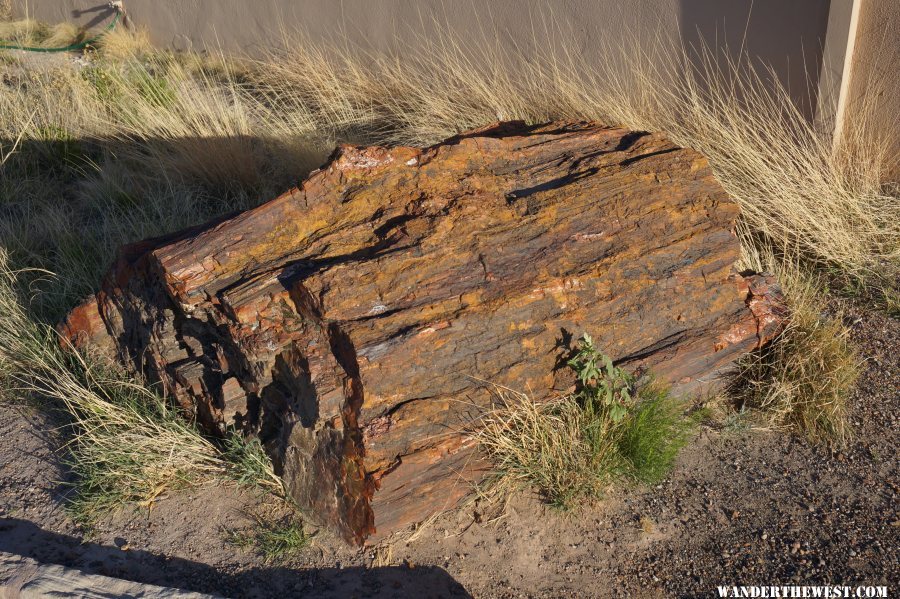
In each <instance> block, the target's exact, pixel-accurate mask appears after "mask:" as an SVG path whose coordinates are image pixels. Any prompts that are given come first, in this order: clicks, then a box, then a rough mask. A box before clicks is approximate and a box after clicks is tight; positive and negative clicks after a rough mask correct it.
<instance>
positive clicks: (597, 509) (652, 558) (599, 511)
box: [0, 311, 900, 597]
mask: <svg viewBox="0 0 900 599" xmlns="http://www.w3.org/2000/svg"><path fill="white" fill-rule="evenodd" d="M849 318H850V319H851V321H852V322H854V323H855V324H854V325H853V330H854V337H855V340H856V341H857V343H858V344H859V345H860V346H861V348H862V350H863V352H864V355H865V356H866V358H867V366H866V369H865V372H864V374H863V376H862V378H861V380H860V382H859V385H858V389H857V391H856V393H855V398H854V405H855V407H854V410H853V412H852V415H851V420H852V423H853V426H854V430H855V433H856V434H855V437H854V438H853V440H852V441H851V442H850V444H849V445H848V446H847V447H846V448H844V449H843V450H842V451H840V452H831V451H829V450H828V449H827V448H824V447H811V446H809V445H808V444H807V443H805V442H803V441H800V440H797V439H794V438H791V437H788V436H785V435H780V434H776V433H772V432H764V431H752V430H743V431H741V430H724V431H716V430H712V429H705V430H704V431H703V432H702V434H701V435H700V437H699V438H698V439H697V440H696V441H695V442H694V443H693V444H692V445H691V446H690V447H688V448H687V449H686V450H685V452H684V454H683V455H682V457H681V458H680V459H679V462H678V464H677V466H676V468H675V470H674V472H673V473H672V475H671V476H670V477H669V479H668V480H667V481H666V482H664V483H663V484H661V485H659V486H657V487H655V488H650V489H642V490H631V491H622V492H618V493H617V494H616V495H614V496H612V497H610V498H608V499H607V500H606V501H604V502H603V503H602V504H601V505H598V506H594V507H590V508H585V509H583V510H582V511H581V512H579V513H577V514H569V515H563V514H559V513H557V512H554V511H552V510H549V509H547V508H545V507H544V506H542V505H541V504H540V503H539V502H538V501H537V500H536V499H534V498H530V497H524V496H520V497H516V498H514V499H513V500H512V501H511V502H510V505H509V507H508V509H507V512H506V515H505V516H504V517H503V518H501V519H500V520H497V521H493V522H487V521H483V520H486V518H478V519H479V520H482V521H476V517H475V514H476V512H477V511H478V508H477V506H472V507H469V508H466V509H463V510H459V511H457V512H453V513H448V514H445V515H443V516H442V517H440V518H438V519H437V520H436V521H435V522H434V523H432V524H431V525H430V526H428V527H427V528H425V529H424V530H422V531H420V533H419V534H418V535H417V537H416V538H414V539H413V540H410V541H408V542H405V541H403V540H396V541H395V542H394V544H393V545H392V547H391V553H390V554H388V552H387V551H382V552H380V559H381V560H382V563H383V562H384V561H385V560H386V561H387V562H388V563H390V564H394V565H393V566H390V567H372V566H373V551H372V550H371V549H370V550H366V551H361V552H357V551H353V550H350V549H348V548H346V547H344V546H342V545H341V544H340V543H338V542H336V541H334V540H332V539H329V538H328V537H327V536H326V535H320V536H319V537H317V538H316V539H315V540H314V542H313V545H312V546H311V547H310V548H309V549H308V550H306V552H305V553H304V554H303V556H302V557H301V558H300V559H299V560H297V561H296V562H295V563H292V564H291V565H290V566H279V567H272V566H267V565H266V564H265V563H264V562H263V561H262V560H261V559H260V558H259V557H257V556H256V555H254V554H252V553H247V552H244V551H242V550H240V549H236V548H234V547H232V546H230V545H228V544H227V543H226V542H225V540H224V533H223V531H224V530H226V529H229V528H239V527H244V526H250V524H251V522H252V520H251V518H252V515H253V514H254V513H256V512H257V511H258V509H259V508H258V504H259V499H258V498H257V497H255V496H254V495H253V494H251V493H246V492H240V491H237V490H235V489H232V488H206V489H200V490H198V491H196V492H193V493H189V494H179V495H175V496H172V497H168V498H166V499H164V500H162V501H161V502H159V504H157V506H156V507H155V509H153V511H152V512H151V513H149V514H148V513H147V512H146V511H143V512H123V513H120V514H118V515H117V516H115V517H112V518H109V519H108V520H107V521H105V522H103V523H101V525H100V526H99V527H98V529H97V530H96V531H95V535H94V537H92V539H91V541H89V542H87V543H82V542H81V532H80V531H79V530H78V528H77V527H76V526H75V525H74V524H73V523H72V522H71V521H70V520H69V519H68V518H67V516H66V514H65V512H64V511H63V510H62V509H61V507H60V505H61V501H62V499H63V494H62V491H63V488H62V487H60V485H59V484H58V483H57V482H55V481H59V480H63V479H64V478H65V471H64V470H63V469H62V468H61V467H60V466H59V465H58V464H57V461H56V459H55V456H54V455H53V451H52V449H51V448H52V447H55V446H57V445H58V442H59V440H58V438H55V435H53V434H49V435H48V434H47V433H45V432H44V431H46V429H47V428H48V427H49V424H48V423H47V421H46V420H45V419H43V418H42V417H40V416H38V415H35V414H29V413H28V412H22V411H21V410H14V409H11V408H5V409H4V410H2V412H0V485H2V486H0V551H7V552H13V553H19V554H22V555H26V556H29V557H34V558H36V559H38V560H41V561H46V562H52V563H59V564H62V565H67V566H75V567H79V568H82V569H85V570H87V571H89V572H93V573H98V574H105V575H109V576H118V577H123V578H127V579H131V580H137V581H141V582H147V583H151V584H158V585H165V586H177V587H181V588H185V589H190V590H196V591H202V592H212V593H218V594H223V595H227V596H236V597H269V596H303V595H308V596H311V597H313V596H314V597H322V596H325V597H329V596H331V597H351V596H357V597H375V596H383V597H394V596H398V597H402V596H432V597H465V596H468V595H471V596H476V597H522V596H540V597H547V596H550V597H556V596H559V597H564V596H565V597H568V596H573V595H576V596H596V597H614V596H629V597H660V596H673V597H708V596H712V593H713V591H714V588H715V585H717V584H760V583H763V584H774V583H803V584H826V583H827V584H842V583H846V584H854V583H858V584H867V585H874V584H881V585H889V586H890V592H891V593H892V594H893V593H896V592H897V583H898V582H900V558H898V546H900V543H898V536H900V514H898V485H900V476H898V461H897V456H896V448H897V446H898V441H900V434H898V433H900V421H898V401H900V322H898V321H897V320H892V319H889V318H887V317H884V316H882V315H879V314H866V315H863V314H862V313H860V312H853V311H851V314H850V317H849ZM120 547H127V550H123V549H121V548H120Z"/></svg>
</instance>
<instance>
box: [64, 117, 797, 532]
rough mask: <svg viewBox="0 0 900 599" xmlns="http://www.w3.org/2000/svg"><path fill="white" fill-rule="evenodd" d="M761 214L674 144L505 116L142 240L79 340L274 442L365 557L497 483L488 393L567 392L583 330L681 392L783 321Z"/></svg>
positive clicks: (342, 164) (74, 332)
mask: <svg viewBox="0 0 900 599" xmlns="http://www.w3.org/2000/svg"><path fill="white" fill-rule="evenodd" d="M737 216H738V207H737V205H736V204H735V203H734V202H733V201H731V200H730V199H729V198H728V196H727V195H726V194H725V192H724V191H723V190H722V188H721V187H720V185H719V184H718V183H717V182H716V180H715V179H714V178H713V174H712V172H711V170H710V167H709V165H708V164H707V161H706V160H705V159H704V158H703V157H702V156H700V155H699V154H697V153H695V152H693V151H691V150H687V149H682V148H679V147H677V146H675V145H673V144H672V143H671V142H669V141H668V140H667V139H666V138H665V137H663V136H661V135H657V134H647V133H635V132H630V131H626V130H622V129H606V128H603V127H600V126H597V125H593V124H572V123H562V124H559V123H557V124H551V125H546V126H539V127H528V126H525V125H523V124H521V123H505V124H498V125H494V126H492V127H489V128H486V129H483V130H480V131H474V132H470V133H467V134H464V135H460V136H458V137H455V138H452V139H449V140H447V141H446V142H444V143H441V144H439V145H436V146H434V147H431V148H428V149H424V150H422V149H417V148H409V147H398V148H393V149H388V148H382V147H370V148H353V147H342V148H340V149H339V150H338V151H337V152H336V153H335V154H334V156H333V157H332V159H331V160H330V161H329V162H328V164H327V165H326V166H324V167H323V168H322V169H320V170H318V171H316V172H314V173H313V174H311V175H310V176H309V178H308V179H307V180H306V181H305V182H304V183H303V184H302V185H301V187H300V188H299V189H294V190H291V191H289V192H288V193H286V194H284V195H282V196H281V197H279V198H276V199H274V200H272V201H271V202H268V203H266V204H264V205H262V206H260V207H258V208H255V209H253V210H250V211H247V212H244V213H242V214H239V215H237V216H234V217H233V218H229V219H226V220H221V221H219V222H216V223H211V224H209V225H205V226H202V227H198V228H195V229H192V230H189V231H185V232H182V233H179V234H175V235H172V236H169V237H166V238H161V239H154V240H149V241H143V242H140V243H137V244H133V245H130V246H127V247H125V248H124V249H123V250H122V252H121V255H120V257H119V258H118V261H117V263H116V264H115V265H114V266H113V268H112V269H111V271H110V273H109V275H108V276H107V278H106V280H105V282H104V284H103V287H102V290H101V291H100V292H99V293H98V294H97V296H96V297H94V298H91V299H90V300H89V301H88V302H86V303H85V304H83V305H82V306H80V307H79V308H77V309H76V310H75V311H73V312H72V314H71V315H70V316H69V318H68V320H67V321H66V323H65V324H64V328H65V330H66V332H67V334H68V335H69V336H70V337H71V338H72V339H74V340H76V342H78V343H92V344H94V345H97V346H99V347H105V348H107V349H108V350H110V351H113V352H116V353H117V355H118V356H119V358H120V359H123V360H125V361H126V362H128V363H129V364H130V365H131V366H132V367H133V368H135V369H137V370H140V371H141V372H143V373H145V374H146V375H147V376H149V377H151V378H152V379H156V380H159V381H161V383H162V385H163V387H164V388H165V390H166V391H167V392H168V393H169V394H170V395H171V396H172V397H174V398H175V399H176V400H177V401H178V402H179V403H180V404H181V405H182V406H183V407H184V408H185V409H186V410H189V411H190V412H191V413H192V414H195V415H196V417H197V419H198V421H199V422H201V423H202V424H203V425H204V426H206V427H207V428H208V429H209V430H212V431H222V430H224V427H225V426H226V425H236V426H239V427H241V428H243V429H244V430H246V431H252V432H256V433H258V434H259V436H260V438H261V439H262V440H263V442H264V443H265V445H266V447H267V449H268V450H269V452H270V454H271V455H272V457H273V459H274V461H275V464H276V467H277V469H278V471H279V472H280V473H282V475H283V477H284V480H285V482H286V484H287V486H288V488H289V490H290V492H291V493H292V494H293V496H294V497H295V498H296V499H297V501H298V502H299V503H300V505H301V506H304V507H305V508H307V510H308V511H309V512H310V513H311V514H313V515H314V516H315V517H317V518H318V519H319V520H320V521H321V522H322V523H324V524H326V525H329V526H330V527H331V528H332V529H334V530H336V531H338V532H339V533H341V534H342V535H343V536H344V537H345V538H346V539H348V540H349V541H352V542H362V541H364V540H365V539H366V538H368V537H369V536H370V535H372V534H373V533H375V531H376V529H377V534H378V535H379V536H381V535H383V534H385V533H389V532H391V531H393V530H397V529H398V528H400V527H403V526H406V525H408V524H410V523H413V522H417V521H420V520H423V519H425V518H427V517H428V516H429V515H431V514H433V513H434V512H436V511H438V510H440V509H442V508H446V507H450V506H452V505H453V504H454V503H455V502H456V501H457V500H458V499H459V498H460V497H461V496H462V495H464V494H465V493H466V492H467V491H468V490H469V483H468V480H469V479H470V478H471V477H477V476H478V472H477V471H478V468H479V466H478V462H477V460H476V459H474V458H473V455H474V452H473V451H471V449H472V446H471V445H472V444H471V441H470V439H469V438H468V437H467V436H466V435H465V434H464V433H463V429H464V428H465V427H466V426H468V425H469V424H470V423H471V422H472V419H473V418H474V417H475V416H477V414H478V412H479V410H480V409H481V408H483V407H484V406H486V405H488V404H489V402H490V393H489V391H488V390H487V389H485V387H484V385H483V383H482V382H481V381H490V382H491V383H497V384H501V385H507V386H510V387H513V388H518V389H528V390H530V391H531V392H532V393H533V394H534V395H536V396H538V397H546V396H549V395H551V394H552V393H554V392H555V391H559V390H561V389H565V388H567V387H568V385H569V384H570V383H571V379H569V378H567V377H568V373H566V372H565V369H564V368H562V369H560V368H559V363H560V355H561V353H562V351H563V350H564V348H565V345H566V344H567V343H568V342H569V341H570V339H571V338H572V337H573V336H574V337H578V336H580V335H581V334H582V333H583V332H588V333H590V334H591V335H592V336H593V337H594V339H595V341H596V342H597V344H598V345H599V347H601V348H603V349H604V351H605V352H607V353H608V354H609V355H610V356H611V357H612V358H613V359H614V360H616V361H617V362H619V363H621V364H624V365H625V366H626V367H628V368H630V369H635V368H650V369H652V371H653V372H654V373H655V375H656V377H657V378H658V379H662V380H663V381H666V382H669V383H671V384H672V385H673V388H674V390H675V391H676V392H685V393H687V392H697V391H701V390H703V389H704V388H712V387H713V386H715V385H716V384H717V382H716V381H717V377H718V376H719V374H720V373H721V372H722V371H723V369H724V368H725V367H727V366H728V365H729V364H730V363H732V362H733V361H734V360H735V359H736V358H737V357H738V356H740V355H741V354H742V353H743V352H746V351H748V350H749V349H751V348H754V347H756V346H758V345H759V344H760V343H762V342H763V341H765V340H766V339H768V338H769V337H770V336H771V335H773V334H774V332H775V331H777V329H778V327H779V326H780V323H781V319H782V318H781V315H780V313H779V309H780V307H779V304H778V299H777V298H778V294H777V290H776V289H775V288H774V287H772V286H771V285H772V282H771V281H770V279H769V278H767V277H764V276H760V275H753V276H748V277H743V276H741V275H738V274H736V273H735V272H733V264H734V262H735V260H736V259H737V257H738V243H737V240H736V238H735V236H734V235H733V233H732V228H733V225H734V222H735V219H736V217H737Z"/></svg>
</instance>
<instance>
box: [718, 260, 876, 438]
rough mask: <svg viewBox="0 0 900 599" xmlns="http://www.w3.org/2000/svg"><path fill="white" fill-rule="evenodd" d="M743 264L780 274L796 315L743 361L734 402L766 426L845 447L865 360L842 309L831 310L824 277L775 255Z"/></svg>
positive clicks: (732, 388) (732, 386)
mask: <svg viewBox="0 0 900 599" xmlns="http://www.w3.org/2000/svg"><path fill="white" fill-rule="evenodd" d="M742 265H743V266H746V267H749V268H753V269H754V270H768V271H770V272H775V273H777V276H778V280H779V282H780V283H781V286H782V288H783V289H784V292H785V297H786V300H787V304H788V308H789V309H790V315H791V317H790V320H789V321H788V324H787V326H786V327H785V329H784V330H783V331H782V332H781V333H780V334H779V336H778V337H777V338H776V339H775V340H774V341H773V342H772V343H771V344H769V345H768V346H767V347H765V348H762V349H761V350H757V351H755V352H753V353H751V354H748V355H747V356H745V357H744V358H742V359H741V360H740V361H739V362H738V365H737V366H738V370H737V374H736V376H735V378H734V379H733V381H732V382H731V384H730V387H729V389H728V393H727V394H728V397H729V399H731V400H733V401H734V402H735V403H736V404H737V405H736V408H737V409H738V410H739V411H740V412H742V413H748V415H749V416H750V417H751V418H752V419H754V420H756V422H757V423H759V424H761V425H762V426H763V427H765V428H769V429H774V430H783V431H793V432H796V433H799V434H800V435H803V436H805V437H806V438H807V439H809V440H810V441H813V442H827V443H836V444H842V443H844V442H845V441H846V440H847V439H848V437H849V436H850V434H851V431H850V428H849V425H848V418H847V416H848V412H849V410H850V395H851V393H852V391H853V388H854V385H855V383H856V380H857V379H858V378H859V375H860V373H861V370H862V362H861V359H860V357H859V356H858V355H857V352H856V351H855V349H854V347H853V345H852V344H851V342H850V329H849V327H847V326H846V325H845V324H844V321H843V318H842V315H841V313H840V310H839V308H830V307H829V306H828V305H827V300H826V298H827V296H826V294H825V292H824V291H823V289H822V285H821V283H820V280H821V277H818V276H817V275H815V274H814V273H810V272H808V271H806V270H804V269H803V268H802V267H801V266H799V265H797V264H789V263H786V262H784V261H783V260H779V259H778V258H777V257H776V256H775V255H774V254H773V253H772V252H771V251H769V252H765V251H764V252H762V253H749V254H745V255H744V257H743V258H742Z"/></svg>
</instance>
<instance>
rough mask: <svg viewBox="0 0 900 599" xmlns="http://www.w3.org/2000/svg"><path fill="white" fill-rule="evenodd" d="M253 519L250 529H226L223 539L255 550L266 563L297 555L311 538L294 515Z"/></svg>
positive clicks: (282, 560) (284, 559) (243, 547)
mask: <svg viewBox="0 0 900 599" xmlns="http://www.w3.org/2000/svg"><path fill="white" fill-rule="evenodd" d="M255 520H256V522H255V524H256V525H255V526H254V527H253V528H252V529H250V530H230V531H227V533H226V536H225V540H226V541H227V542H228V543H230V544H232V545H234V546H236V547H240V548H242V549H254V550H256V551H257V552H258V553H259V554H260V555H261V556H262V557H263V559H265V561H266V563H270V564H271V563H277V562H285V561H289V560H290V559H292V558H295V557H297V555H299V554H300V552H301V551H302V550H303V549H305V548H306V547H307V546H308V545H309V542H310V540H311V539H312V536H311V535H308V534H307V533H306V532H305V531H304V529H303V524H302V522H300V521H298V520H296V519H295V518H294V517H291V516H289V517H287V518H284V519H282V520H279V521H275V522H270V521H267V520H264V519H262V518H256V519H255Z"/></svg>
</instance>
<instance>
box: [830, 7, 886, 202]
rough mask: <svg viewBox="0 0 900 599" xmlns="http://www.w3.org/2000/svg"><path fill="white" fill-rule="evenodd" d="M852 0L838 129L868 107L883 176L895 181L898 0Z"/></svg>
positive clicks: (850, 123) (849, 126)
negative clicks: (880, 147) (855, 10)
mask: <svg viewBox="0 0 900 599" xmlns="http://www.w3.org/2000/svg"><path fill="white" fill-rule="evenodd" d="M857 1H858V2H859V3H860V5H859V22H858V25H857V30H856V43H855V47H854V51H853V55H852V57H851V60H850V72H849V76H848V79H847V81H846V107H845V109H844V110H843V116H842V119H841V122H840V123H839V127H840V130H839V131H838V135H842V134H846V133H847V132H848V129H852V128H854V127H856V126H858V125H859V122H860V119H861V118H862V115H864V114H866V113H869V114H870V115H871V117H870V118H872V119H873V120H874V123H875V129H876V130H877V132H878V133H879V134H880V135H882V136H883V137H882V140H883V142H884V144H885V147H884V150H885V152H886V154H887V157H888V161H889V163H888V165H887V167H888V172H887V173H886V178H887V179H888V180H891V181H894V182H900V1H898V0H857ZM897 218H900V214H898V215H897Z"/></svg>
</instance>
